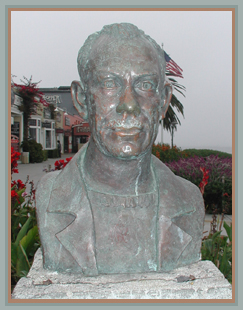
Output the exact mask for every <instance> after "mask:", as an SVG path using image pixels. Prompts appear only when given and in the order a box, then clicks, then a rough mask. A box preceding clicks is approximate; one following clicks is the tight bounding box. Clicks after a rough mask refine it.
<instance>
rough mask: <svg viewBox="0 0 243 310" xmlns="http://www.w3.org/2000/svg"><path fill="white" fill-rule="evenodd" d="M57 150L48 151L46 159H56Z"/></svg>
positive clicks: (57, 155)
mask: <svg viewBox="0 0 243 310" xmlns="http://www.w3.org/2000/svg"><path fill="white" fill-rule="evenodd" d="M58 157H59V154H58V149H54V150H48V158H58Z"/></svg>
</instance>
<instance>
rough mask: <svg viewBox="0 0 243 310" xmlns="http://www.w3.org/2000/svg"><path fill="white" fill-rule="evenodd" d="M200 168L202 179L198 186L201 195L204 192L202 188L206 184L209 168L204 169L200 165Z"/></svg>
mask: <svg viewBox="0 0 243 310" xmlns="http://www.w3.org/2000/svg"><path fill="white" fill-rule="evenodd" d="M200 170H201V171H202V173H203V179H202V181H201V182H200V184H199V188H200V191H201V193H202V195H203V194H204V188H205V186H206V185H207V184H208V178H209V175H208V174H209V170H206V169H205V168H202V167H200Z"/></svg>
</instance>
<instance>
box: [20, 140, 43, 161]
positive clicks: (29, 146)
mask: <svg viewBox="0 0 243 310" xmlns="http://www.w3.org/2000/svg"><path fill="white" fill-rule="evenodd" d="M21 147H22V149H23V152H29V161H30V163H41V162H43V160H44V154H43V150H42V145H41V144H40V143H37V142H36V141H35V140H32V139H31V140H23V142H22V143H21Z"/></svg>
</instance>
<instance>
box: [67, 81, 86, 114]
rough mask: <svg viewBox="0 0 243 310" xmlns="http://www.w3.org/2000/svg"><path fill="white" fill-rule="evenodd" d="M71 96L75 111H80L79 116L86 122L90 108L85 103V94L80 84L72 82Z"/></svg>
mask: <svg viewBox="0 0 243 310" xmlns="http://www.w3.org/2000/svg"><path fill="white" fill-rule="evenodd" d="M71 95H72V99H73V105H74V107H75V109H76V110H77V111H78V113H79V115H80V116H81V117H82V118H83V119H84V120H86V119H87V118H88V107H87V105H86V103H85V94H84V91H83V88H82V86H81V84H80V82H78V81H73V82H72V84H71Z"/></svg>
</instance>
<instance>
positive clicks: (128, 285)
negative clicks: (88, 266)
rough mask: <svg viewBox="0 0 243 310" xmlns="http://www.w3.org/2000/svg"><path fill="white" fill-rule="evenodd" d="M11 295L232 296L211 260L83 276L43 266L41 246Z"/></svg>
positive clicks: (162, 297)
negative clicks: (166, 269)
mask: <svg viewBox="0 0 243 310" xmlns="http://www.w3.org/2000/svg"><path fill="white" fill-rule="evenodd" d="M194 278H195V280H193V279H194ZM178 280H179V282H178ZM180 281H184V282H180ZM12 298H13V299H232V287H231V284H230V283H229V282H228V281H227V280H226V279H225V278H224V276H223V274H222V273H221V272H220V271H219V270H218V268H217V267H216V266H215V265H214V264H213V263H212V262H210V261H200V262H198V263H195V264H192V265H190V266H186V267H182V268H178V269H175V270H173V271H171V272H168V273H144V274H119V275H101V276H97V277H84V276H82V275H78V274H67V273H66V274H64V273H62V274H60V273H57V272H50V271H47V270H45V269H43V267H42V253H41V250H40V249H39V250H38V251H37V253H36V255H35V259H34V263H33V266H32V268H31V270H30V272H29V274H28V276H27V278H21V279H20V280H19V282H18V283H17V285H16V287H15V289H14V291H13V294H12Z"/></svg>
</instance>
